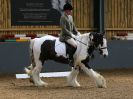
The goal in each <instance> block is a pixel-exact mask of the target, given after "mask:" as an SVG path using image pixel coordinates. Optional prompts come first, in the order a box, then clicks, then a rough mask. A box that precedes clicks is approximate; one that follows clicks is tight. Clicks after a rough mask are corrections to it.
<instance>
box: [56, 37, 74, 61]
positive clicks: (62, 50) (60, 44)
mask: <svg viewBox="0 0 133 99" xmlns="http://www.w3.org/2000/svg"><path fill="white" fill-rule="evenodd" d="M75 51H76V48H74V47H73V46H71V45H70V44H68V43H67V42H65V41H60V40H59V39H56V42H55V52H56V53H57V54H58V55H63V56H64V57H66V58H68V59H69V60H73V54H74V53H75Z"/></svg>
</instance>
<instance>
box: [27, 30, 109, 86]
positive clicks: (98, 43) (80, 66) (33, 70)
mask: <svg viewBox="0 0 133 99" xmlns="http://www.w3.org/2000/svg"><path fill="white" fill-rule="evenodd" d="M75 40H76V42H77V49H76V51H75V53H74V55H73V66H72V69H71V72H70V74H69V75H68V76H67V83H68V85H69V86H72V87H80V83H79V82H78V81H77V76H78V74H79V71H80V70H82V71H84V72H85V73H86V74H87V75H88V76H90V78H91V79H93V80H94V82H95V83H96V86H97V87H98V88H106V80H105V78H104V77H103V76H102V75H101V74H99V73H97V72H96V71H94V70H93V69H92V68H91V66H89V65H88V62H89V61H90V59H91V56H92V55H93V51H94V50H96V49H97V50H98V51H99V52H100V54H101V55H103V56H104V57H106V56H108V49H107V40H106V38H105V37H104V35H103V34H102V33H95V32H89V33H84V34H82V35H80V36H77V37H76V38H75ZM71 50H72V48H71V47H70V46H69V45H68V44H67V43H64V42H60V40H59V38H58V37H55V36H51V35H46V36H43V37H41V38H34V39H32V40H31V41H30V53H31V60H32V61H31V65H30V66H28V67H25V72H26V73H27V74H28V75H30V78H31V79H32V81H33V83H34V85H35V86H47V85H48V83H46V82H44V81H42V80H41V78H40V76H39V73H40V72H41V69H42V66H43V64H44V63H45V61H47V60H54V61H57V62H60V63H65V64H69V51H71Z"/></svg>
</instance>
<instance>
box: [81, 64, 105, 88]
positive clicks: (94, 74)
mask: <svg viewBox="0 0 133 99" xmlns="http://www.w3.org/2000/svg"><path fill="white" fill-rule="evenodd" d="M87 67H88V66H87ZM87 67H86V66H85V65H84V64H83V63H82V65H81V69H82V70H83V71H84V72H85V73H86V74H87V75H89V76H90V77H91V78H92V79H93V80H94V81H95V83H96V85H97V87H98V88H106V80H105V78H104V77H103V76H102V75H100V74H99V73H97V72H96V71H94V70H93V69H91V68H87Z"/></svg>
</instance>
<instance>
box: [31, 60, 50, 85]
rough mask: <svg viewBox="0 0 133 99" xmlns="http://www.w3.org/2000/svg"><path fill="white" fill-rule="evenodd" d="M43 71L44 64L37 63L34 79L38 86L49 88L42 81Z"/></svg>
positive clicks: (33, 74) (33, 72) (33, 73)
mask: <svg viewBox="0 0 133 99" xmlns="http://www.w3.org/2000/svg"><path fill="white" fill-rule="evenodd" d="M41 69H42V63H41V62H40V61H37V63H36V67H35V68H34V69H33V71H32V78H33V81H34V84H35V85H36V86H47V85H48V84H47V83H46V82H44V81H42V80H41V78H40V76H39V74H40V71H41Z"/></svg>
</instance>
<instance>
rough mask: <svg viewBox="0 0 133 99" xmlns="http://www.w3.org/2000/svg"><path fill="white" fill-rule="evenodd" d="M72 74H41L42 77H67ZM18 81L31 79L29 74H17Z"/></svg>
mask: <svg viewBox="0 0 133 99" xmlns="http://www.w3.org/2000/svg"><path fill="white" fill-rule="evenodd" d="M69 74H70V72H69V71H66V72H52V73H51V72H50V73H40V77H66V76H68V75H69ZM16 78H17V79H21V78H30V77H29V75H27V74H16Z"/></svg>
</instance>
